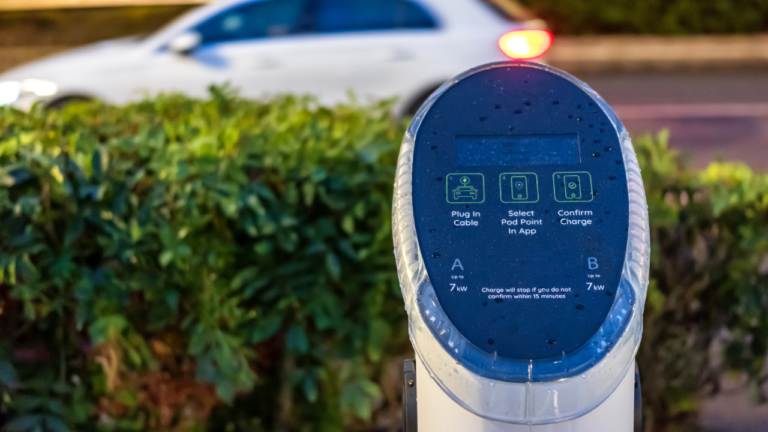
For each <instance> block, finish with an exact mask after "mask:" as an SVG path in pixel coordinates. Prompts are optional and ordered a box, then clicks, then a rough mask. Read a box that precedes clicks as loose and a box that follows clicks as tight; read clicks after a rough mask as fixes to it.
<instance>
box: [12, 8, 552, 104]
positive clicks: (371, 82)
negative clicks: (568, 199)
mask: <svg viewBox="0 0 768 432" xmlns="http://www.w3.org/2000/svg"><path fill="white" fill-rule="evenodd" d="M521 15H522V16H521ZM521 18H522V19H521ZM105 25H108V24H107V23H105ZM543 28H544V24H543V23H542V22H541V21H539V20H535V19H533V17H530V16H525V13H524V10H523V12H522V13H521V8H520V7H519V5H518V4H517V3H515V2H514V0H221V1H217V2H214V3H212V4H209V5H206V6H203V7H200V8H198V9H195V10H192V11H190V12H189V13H187V14H186V15H184V16H182V17H181V18H179V19H177V20H176V21H174V22H172V23H171V24H169V25H168V26H166V27H165V28H163V29H161V30H159V31H158V32H156V33H154V34H152V35H150V36H149V37H146V38H143V39H138V38H134V39H121V40H115V41H107V42H102V43H97V44H95V45H91V46H86V47H83V48H80V49H76V50H73V51H70V52H66V53H63V54H58V55H54V56H51V57H49V58H46V59H43V60H39V61H36V62H32V63H29V64H27V65H24V66H22V67H19V68H16V69H14V70H11V71H8V72H6V73H4V74H2V75H0V105H9V104H11V105H14V106H15V107H17V108H20V109H29V108H30V107H31V106H32V104H33V103H35V102H36V101H42V102H43V103H45V104H47V105H50V106H61V105H64V104H66V103H68V102H71V101H73V100H82V99H91V98H98V99H102V100H104V101H106V102H108V103H113V104H123V103H126V102H131V101H136V100H139V99H142V98H143V97H146V96H148V95H152V94H156V93H159V92H182V93H185V94H188V95H191V96H205V95H206V94H207V88H208V86H209V85H211V84H223V83H226V82H229V83H231V84H232V86H233V87H235V88H237V89H238V90H239V91H240V94H241V95H242V96H245V97H251V98H259V97H264V96H269V95H273V94H279V93H287V92H290V93H296V94H313V95H316V96H318V97H319V99H320V101H321V102H324V103H335V102H339V101H344V100H346V99H347V98H348V96H347V95H348V92H349V91H350V90H352V91H354V92H355V94H357V95H358V96H359V97H361V98H362V99H363V100H366V99H368V98H375V99H381V98H389V97H397V98H398V100H399V102H398V104H397V106H396V112H398V113H412V112H414V111H415V109H417V108H418V106H419V105H420V104H421V102H422V101H423V100H424V99H426V97H427V96H428V95H429V94H430V93H431V92H432V91H433V90H435V89H436V88H437V86H439V85H440V84H441V83H442V82H444V81H445V80H446V79H449V78H451V77H452V76H455V75H456V74H458V73H460V72H462V71H464V70H466V69H469V68H471V67H474V66H477V65H481V64H484V63H489V62H493V61H501V60H509V59H510V58H515V59H521V60H525V59H533V58H538V57H540V56H542V55H543V54H544V53H545V52H546V51H547V50H548V49H549V47H550V46H551V45H552V35H551V33H549V32H548V31H546V30H544V29H543Z"/></svg>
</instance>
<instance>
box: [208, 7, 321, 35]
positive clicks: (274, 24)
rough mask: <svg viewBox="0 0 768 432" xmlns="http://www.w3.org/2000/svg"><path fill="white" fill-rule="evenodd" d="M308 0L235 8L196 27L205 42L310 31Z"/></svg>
mask: <svg viewBox="0 0 768 432" xmlns="http://www.w3.org/2000/svg"><path fill="white" fill-rule="evenodd" d="M308 3H309V1H308V0H266V1H258V2H253V3H247V4H244V5H241V6H238V7H234V8H232V9H229V10H227V11H224V12H222V13H220V14H219V15H216V16H214V17H213V18H211V19H209V20H208V21H206V22H204V23H203V24H201V25H199V26H198V27H197V29H196V30H197V31H198V32H199V33H200V34H201V35H202V38H203V43H216V42H224V41H236V40H245V39H256V38H264V37H269V36H283V35H288V34H296V33H304V32H307V31H309V30H310V29H309V25H308V24H309V23H308V21H307V15H308V12H309V11H308V7H307V6H308Z"/></svg>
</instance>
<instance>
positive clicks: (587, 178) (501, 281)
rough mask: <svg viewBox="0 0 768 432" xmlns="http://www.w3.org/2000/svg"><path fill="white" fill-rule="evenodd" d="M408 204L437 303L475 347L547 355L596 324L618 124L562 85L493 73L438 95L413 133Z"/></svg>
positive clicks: (565, 350)
mask: <svg viewBox="0 0 768 432" xmlns="http://www.w3.org/2000/svg"><path fill="white" fill-rule="evenodd" d="M413 207H414V215H415V223H416V234H417V237H418V239H419V246H420V249H421V251H422V254H423V257H424V261H425V265H426V269H427V273H428V275H429V278H430V281H431V282H432V285H433V286H434V288H435V293H436V295H437V298H438V300H439V302H440V305H441V307H442V309H443V310H444V311H445V313H446V315H447V316H448V317H449V319H450V320H451V322H452V323H453V324H454V325H455V326H456V329H457V330H458V331H459V332H461V333H462V334H463V335H464V336H465V337H466V338H467V339H468V340H469V342H470V343H472V344H473V345H475V346H476V347H477V348H479V349H480V350H482V351H484V352H486V353H489V354H495V355H497V356H498V357H500V358H502V359H509V360H512V361H526V362H527V361H530V360H533V361H536V360H550V359H557V358H560V357H563V356H564V355H568V354H570V353H573V352H575V351H577V350H579V348H582V347H583V346H584V345H585V344H587V343H588V341H589V340H590V338H592V336H593V335H595V333H596V332H597V331H598V329H599V328H600V326H601V325H602V324H603V322H604V321H605V320H606V317H607V315H608V312H609V310H610V309H611V307H612V305H613V303H614V299H615V296H614V294H615V292H616V290H617V288H618V284H619V280H620V276H621V271H622V265H623V262H624V257H625V252H626V247H627V238H628V227H629V220H628V214H629V202H628V196H627V179H626V174H625V170H624V166H623V157H622V154H621V148H620V145H619V141H618V135H617V132H616V130H615V128H614V127H613V125H612V124H611V122H610V120H609V119H608V116H607V115H606V114H605V113H604V112H603V111H602V110H601V109H600V108H599V107H598V106H597V104H596V103H594V101H593V100H592V98H591V97H590V96H589V95H588V94H587V93H585V92H584V91H583V90H582V89H580V88H579V87H577V86H576V85H575V84H573V83H571V82H570V81H568V80H566V79H564V78H562V77H560V76H557V75H555V74H552V73H550V72H547V71H545V70H541V69H536V68H521V67H510V68H503V67H500V68H495V69H490V70H487V71H483V72H482V73H478V74H475V75H472V76H469V77H468V78H466V79H464V80H462V81H460V82H458V83H456V84H454V85H453V86H452V87H450V88H449V89H448V90H446V91H445V92H444V93H443V94H442V95H441V96H440V97H439V98H438V99H437V100H436V101H435V103H434V105H432V107H431V108H430V110H429V111H428V112H427V113H426V115H425V118H424V119H423V121H422V123H421V125H420V127H419V130H418V133H417V135H416V146H415V151H414V159H413Z"/></svg>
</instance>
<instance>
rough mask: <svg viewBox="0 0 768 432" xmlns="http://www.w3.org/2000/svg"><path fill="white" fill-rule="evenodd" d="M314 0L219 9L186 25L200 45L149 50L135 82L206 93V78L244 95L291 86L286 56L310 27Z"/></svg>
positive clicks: (264, 0) (147, 87) (147, 89)
mask: <svg viewBox="0 0 768 432" xmlns="http://www.w3.org/2000/svg"><path fill="white" fill-rule="evenodd" d="M312 1H313V0H255V1H250V2H244V3H240V4H238V5H236V6H233V7H231V8H229V9H227V10H224V11H221V12H219V13H217V14H215V15H213V16H211V17H208V18H207V19H204V20H202V21H201V22H200V23H198V24H197V25H194V26H191V27H190V28H189V29H187V30H188V31H194V32H197V33H199V34H200V36H201V44H200V47H199V48H197V49H196V50H194V51H193V52H191V53H189V54H187V55H181V54H178V53H175V52H172V51H170V50H169V49H167V48H166V47H162V48H160V49H159V50H157V51H156V52H154V53H152V54H151V55H150V58H149V60H148V62H147V66H146V67H145V68H143V71H142V73H141V74H140V82H137V83H136V86H135V87H136V88H137V89H138V90H139V91H140V92H143V93H158V92H169V91H178V92H182V93H185V94H188V95H192V96H205V95H206V94H207V91H208V90H207V89H208V87H209V86H210V85H211V84H225V83H228V84H231V85H232V87H234V88H236V89H237V90H239V92H240V94H241V95H243V96H247V97H257V96H262V95H264V94H270V93H280V92H286V91H292V90H293V88H292V87H291V80H290V79H287V78H288V77H286V76H285V75H284V74H283V72H285V70H284V69H285V68H286V67H289V66H290V64H289V63H290V62H288V63H287V62H286V61H285V59H286V58H289V59H290V58H292V57H293V51H295V50H296V49H297V48H299V47H301V46H302V45H303V41H304V40H306V34H308V33H309V32H310V31H311V29H310V26H311V21H310V20H309V18H308V15H307V14H308V13H309V9H308V7H309V5H310V3H311V2H312Z"/></svg>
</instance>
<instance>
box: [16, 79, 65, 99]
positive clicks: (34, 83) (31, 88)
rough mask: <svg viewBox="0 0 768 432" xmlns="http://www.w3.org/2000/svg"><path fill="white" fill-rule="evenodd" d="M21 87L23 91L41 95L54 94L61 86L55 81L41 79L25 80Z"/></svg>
mask: <svg viewBox="0 0 768 432" xmlns="http://www.w3.org/2000/svg"><path fill="white" fill-rule="evenodd" d="M21 87H22V90H23V91H25V92H29V93H34V94H36V95H37V96H40V97H45V96H53V95H55V94H56V92H57V91H59V86H58V85H56V83H55V82H53V81H46V80H41V79H28V80H24V81H23V82H22V86H21Z"/></svg>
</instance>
